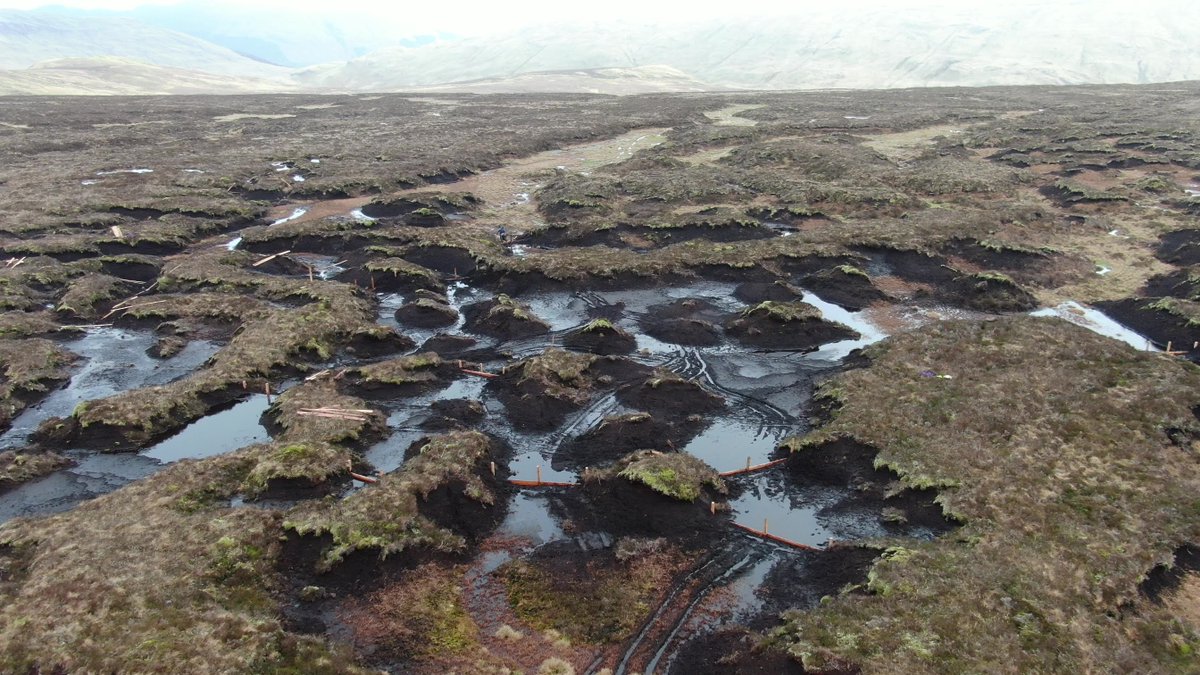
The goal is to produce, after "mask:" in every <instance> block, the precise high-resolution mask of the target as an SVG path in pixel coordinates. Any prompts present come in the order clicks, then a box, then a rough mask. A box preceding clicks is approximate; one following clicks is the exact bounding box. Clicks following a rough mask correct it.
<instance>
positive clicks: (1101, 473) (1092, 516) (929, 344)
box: [775, 318, 1200, 672]
mask: <svg viewBox="0 0 1200 675" xmlns="http://www.w3.org/2000/svg"><path fill="white" fill-rule="evenodd" d="M868 355H869V356H870V357H871V359H872V363H871V365H870V367H868V368H865V369H857V370H853V371H849V372H846V373H845V374H843V375H841V376H839V377H838V378H836V379H834V380H832V381H831V382H829V383H828V384H826V385H825V391H826V393H827V394H828V395H830V396H833V397H835V398H836V399H837V400H839V401H840V402H841V407H840V409H839V410H837V411H836V412H835V416H834V418H833V421H832V422H831V423H829V424H828V425H826V426H825V427H823V428H821V429H818V430H817V431H815V432H814V433H813V434H811V435H810V436H809V437H807V438H804V439H797V440H795V441H793V442H792V443H791V445H792V446H793V447H794V448H795V449H796V450H797V451H799V452H811V451H815V450H811V448H816V447H819V446H820V445H821V444H822V443H824V442H826V441H827V440H829V439H833V438H837V437H850V438H853V439H856V440H857V441H859V442H862V443H866V444H868V445H870V446H873V447H875V448H878V449H879V455H878V457H877V458H876V460H875V463H876V465H877V466H881V467H887V468H889V469H891V470H893V471H895V472H897V473H898V474H900V476H901V477H902V478H901V481H902V483H903V484H904V485H906V486H909V487H936V488H938V489H939V490H941V494H940V496H939V498H938V501H939V502H940V503H941V505H942V506H943V508H944V509H945V510H946V512H947V513H950V514H953V515H954V516H955V517H956V518H957V519H959V520H960V521H962V522H963V523H964V524H963V525H962V527H961V529H959V530H958V531H957V536H955V537H954V538H953V539H950V538H943V539H938V540H935V541H931V542H912V543H909V544H905V545H904V547H903V548H893V549H891V550H890V551H888V552H887V553H886V554H885V555H884V557H883V559H882V560H881V561H880V562H879V563H877V564H876V565H875V566H874V568H873V569H872V570H871V573H870V576H869V578H870V581H869V583H868V585H867V590H868V591H869V592H868V593H867V594H854V593H851V594H844V595H841V596H839V597H837V598H835V599H834V600H833V601H832V602H828V603H825V604H823V605H822V606H821V607H819V608H818V609H815V610H813V611H812V612H810V613H801V614H794V615H792V616H791V617H790V618H789V620H788V622H787V624H786V626H785V627H783V628H781V629H780V630H779V631H777V633H776V634H775V640H777V641H778V643H779V644H781V645H784V646H786V647H787V649H788V650H789V651H790V652H791V653H792V655H793V656H794V657H795V658H797V659H799V660H801V661H803V663H804V665H805V667H806V668H808V669H810V670H821V669H829V668H839V667H843V668H844V667H861V668H862V669H863V670H864V671H865V672H965V671H988V670H1016V671H1023V672H1085V671H1089V670H1111V669H1118V670H1124V671H1130V670H1138V671H1143V672H1183V671H1190V670H1193V669H1195V667H1196V661H1195V658H1196V657H1195V656H1194V647H1193V646H1192V645H1195V644H1197V641H1198V640H1200V635H1197V634H1196V633H1195V632H1194V630H1195V628H1194V627H1191V628H1189V625H1190V624H1185V623H1180V622H1179V621H1177V620H1176V619H1175V618H1174V617H1173V616H1171V615H1170V613H1168V612H1167V611H1166V610H1164V608H1163V607H1162V606H1159V605H1156V604H1154V603H1151V602H1149V601H1147V600H1145V599H1142V598H1140V597H1139V594H1138V586H1139V583H1140V582H1141V580H1142V579H1143V578H1144V577H1145V575H1146V574H1147V573H1148V572H1149V571H1150V570H1151V569H1152V568H1153V567H1154V566H1155V565H1156V564H1158V563H1160V562H1163V561H1166V560H1170V559H1171V557H1172V554H1173V552H1174V551H1175V549H1176V548H1177V547H1179V546H1180V545H1181V544H1183V543H1186V542H1194V541H1197V538H1198V537H1200V519H1198V518H1197V516H1196V513H1197V508H1198V507H1200V505H1198V504H1197V502H1196V494H1197V492H1198V490H1200V478H1197V475H1196V472H1195V471H1194V470H1193V469H1194V463H1195V459H1194V449H1192V448H1189V447H1187V446H1186V445H1183V446H1181V445H1180V444H1178V443H1176V442H1173V440H1172V438H1176V439H1178V438H1179V431H1178V430H1191V433H1195V432H1197V431H1200V423H1198V422H1197V419H1196V417H1195V415H1194V414H1193V412H1192V410H1193V408H1194V407H1195V406H1196V405H1197V403H1200V371H1198V370H1197V369H1196V368H1195V367H1194V366H1192V365H1191V364H1188V363H1186V362H1183V361H1180V360H1177V359H1170V358H1167V357H1164V356H1161V355H1154V354H1147V353H1143V352H1137V351H1135V350H1133V349H1132V348H1130V347H1128V346H1126V345H1124V344H1122V343H1120V342H1117V341H1115V340H1110V339H1107V338H1104V337H1100V336H1098V335H1095V334H1093V333H1090V332H1088V331H1086V330H1083V329H1081V328H1077V327H1075V326H1073V325H1071V324H1068V323H1066V322H1062V321H1058V320H1050V319H1033V318H1011V319H1002V320H996V321H988V322H947V323H941V324H936V325H932V326H928V327H925V328H922V329H920V330H917V331H914V332H912V333H908V334H904V335H901V336H897V337H893V338H892V339H890V340H888V341H886V342H884V343H881V344H879V345H877V346H874V347H872V348H870V349H869V350H868ZM931 374H934V375H944V376H949V377H948V378H944V377H931V376H930V375H931ZM1169 431H1173V432H1174V433H1172V434H1169V433H1168V432H1169Z"/></svg>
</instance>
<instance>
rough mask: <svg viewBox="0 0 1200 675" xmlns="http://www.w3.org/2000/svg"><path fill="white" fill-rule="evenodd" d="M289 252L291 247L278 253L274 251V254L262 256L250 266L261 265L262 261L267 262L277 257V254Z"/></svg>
mask: <svg viewBox="0 0 1200 675" xmlns="http://www.w3.org/2000/svg"><path fill="white" fill-rule="evenodd" d="M291 252H292V249H290V248H289V249H288V250H286V251H282V252H280V253H276V254H274V255H269V256H267V257H265V258H263V259H262V260H259V261H258V262H256V263H254V264H253V265H251V267H258V266H259V265H262V264H263V263H266V262H269V261H271V260H274V259H276V258H278V257H279V256H281V255H287V254H289V253H291Z"/></svg>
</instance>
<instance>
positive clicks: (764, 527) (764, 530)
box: [763, 518, 767, 534]
mask: <svg viewBox="0 0 1200 675" xmlns="http://www.w3.org/2000/svg"><path fill="white" fill-rule="evenodd" d="M763 534H767V519H766V518H763Z"/></svg>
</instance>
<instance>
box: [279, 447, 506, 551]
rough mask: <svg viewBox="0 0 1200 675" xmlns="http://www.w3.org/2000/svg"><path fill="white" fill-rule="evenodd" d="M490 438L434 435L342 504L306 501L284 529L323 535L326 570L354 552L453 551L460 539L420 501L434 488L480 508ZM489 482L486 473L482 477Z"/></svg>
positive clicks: (492, 497) (487, 500)
mask: <svg viewBox="0 0 1200 675" xmlns="http://www.w3.org/2000/svg"><path fill="white" fill-rule="evenodd" d="M492 452H493V448H492V442H491V440H490V439H489V438H488V437H487V436H485V435H483V434H481V433H479V432H478V431H460V432H453V433H449V434H445V435H442V436H435V437H433V438H432V439H431V440H430V441H429V442H428V443H427V444H426V445H425V446H424V447H422V448H421V450H420V454H418V455H417V456H416V457H414V458H412V459H410V460H408V461H406V462H405V463H404V466H403V467H402V468H401V469H400V470H399V471H396V472H394V473H390V474H388V475H386V476H384V477H382V478H381V479H380V480H379V483H378V484H376V485H372V486H369V487H368V488H365V489H363V490H360V491H358V492H355V493H354V494H352V495H350V496H349V497H347V498H346V499H343V500H341V501H337V502H333V503H328V502H310V503H306V504H302V505H300V506H298V507H296V508H295V509H294V510H292V511H291V512H290V513H289V514H288V516H287V520H286V522H285V527H287V528H288V529H290V530H294V531H296V532H297V533H299V534H301V535H322V534H328V535H329V536H330V537H331V538H332V544H331V546H330V547H329V548H328V549H327V550H325V551H323V552H322V555H321V562H320V568H321V569H324V570H328V569H330V568H332V567H333V566H334V565H336V564H337V563H338V562H340V561H341V560H342V559H343V558H345V557H346V556H347V555H349V554H351V553H353V552H355V551H363V550H368V551H375V552H377V553H378V554H379V557H380V558H385V557H387V556H389V555H393V554H396V553H399V552H401V551H406V550H409V549H414V548H428V549H433V550H437V551H446V552H449V551H458V550H461V549H462V548H463V547H464V546H465V545H466V542H465V540H464V539H463V538H462V537H461V536H459V535H458V534H455V533H454V532H452V531H450V530H448V529H446V528H444V527H442V526H440V525H438V524H437V523H435V522H434V520H432V519H431V518H433V517H434V514H426V513H423V512H422V509H421V502H422V501H423V500H425V499H426V498H427V497H429V496H430V495H431V494H432V493H434V492H435V491H437V490H440V489H444V488H451V489H453V490H454V491H455V492H457V493H461V494H462V495H463V496H464V497H466V498H467V499H469V500H472V501H474V502H476V503H478V504H480V505H483V506H485V507H491V506H493V505H494V504H495V502H496V493H495V491H494V489H493V487H492V486H491V485H490V484H489V483H491V482H494V481H490V480H487V479H485V478H484V474H485V473H486V472H487V466H488V464H487V462H488V461H489V459H490V458H491V457H492ZM487 476H488V478H490V474H487Z"/></svg>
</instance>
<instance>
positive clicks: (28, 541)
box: [0, 450, 358, 674]
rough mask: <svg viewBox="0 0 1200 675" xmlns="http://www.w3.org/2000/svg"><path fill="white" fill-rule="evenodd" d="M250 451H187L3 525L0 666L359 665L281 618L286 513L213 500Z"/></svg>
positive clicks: (215, 669) (217, 668) (288, 668)
mask: <svg viewBox="0 0 1200 675" xmlns="http://www.w3.org/2000/svg"><path fill="white" fill-rule="evenodd" d="M254 456H255V453H254V451H252V450H250V451H242V452H239V453H235V454H233V455H228V456H224V457H218V458H214V459H212V460H204V461H201V462H192V461H184V462H180V463H178V464H176V465H174V466H172V467H170V468H168V469H166V470H164V471H163V472H162V473H160V474H159V475H157V476H156V477H155V478H154V479H151V480H146V481H141V482H138V483H135V484H133V485H131V486H129V487H128V488H126V489H124V490H121V491H119V492H117V493H114V494H111V495H107V496H104V497H100V498H97V499H95V500H93V501H91V502H87V503H86V504H83V505H81V506H79V507H76V508H75V509H74V510H72V511H69V512H67V513H64V514H60V515H56V516H51V517H48V518H42V519H37V520H16V521H10V522H9V523H6V524H5V525H3V526H0V597H2V598H3V602H0V671H3V672H14V673H16V672H20V673H24V672H39V671H40V672H51V671H55V670H58V671H61V672H164V673H181V674H182V673H228V672H270V673H287V672H313V673H339V672H358V671H356V669H355V668H354V667H353V666H352V665H350V664H351V662H350V661H349V660H348V659H347V655H345V654H336V653H334V652H331V651H330V650H329V648H328V647H327V646H325V645H324V644H323V643H322V641H320V640H318V639H316V638H312V637H301V636H297V635H293V634H290V633H288V632H286V631H285V630H284V629H283V628H282V627H281V625H280V623H279V619H278V606H277V601H276V599H275V596H274V595H273V591H274V589H275V588H276V587H277V585H278V580H277V576H276V574H277V573H276V571H275V562H276V559H277V557H278V555H279V516H278V514H276V513H274V512H271V511H265V510H258V509H236V510H232V509H228V508H221V507H219V506H216V507H214V506H213V504H214V501H213V500H216V499H218V497H221V498H224V499H228V497H229V496H230V495H231V494H233V493H234V492H235V491H236V490H237V486H238V484H239V481H240V480H241V477H242V476H244V475H245V473H246V471H248V470H249V469H250V468H251V467H252V466H253V465H254V463H255V460H254ZM217 503H219V501H218V502H217ZM131 516H133V517H131Z"/></svg>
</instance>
